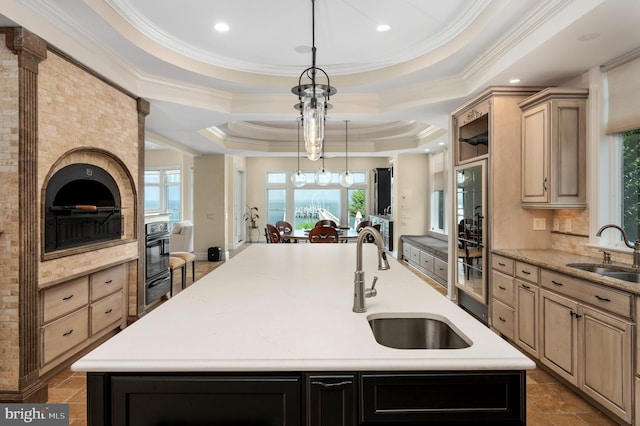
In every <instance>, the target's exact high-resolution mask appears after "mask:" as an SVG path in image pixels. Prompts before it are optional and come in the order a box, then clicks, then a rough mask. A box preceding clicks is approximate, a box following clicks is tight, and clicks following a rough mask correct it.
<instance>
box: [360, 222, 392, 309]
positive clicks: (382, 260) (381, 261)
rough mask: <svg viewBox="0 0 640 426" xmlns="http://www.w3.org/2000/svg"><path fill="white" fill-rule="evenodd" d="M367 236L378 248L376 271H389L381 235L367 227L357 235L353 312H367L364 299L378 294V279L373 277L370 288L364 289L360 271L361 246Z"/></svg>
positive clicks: (362, 275)
mask: <svg viewBox="0 0 640 426" xmlns="http://www.w3.org/2000/svg"><path fill="white" fill-rule="evenodd" d="M367 235H371V236H373V240H374V241H375V243H376V246H378V270H379V271H386V270H387V269H389V262H388V261H387V254H386V253H385V251H384V244H383V243H382V235H380V232H378V230H377V229H376V228H374V227H371V226H367V227H365V228H363V229H362V230H361V231H360V234H358V240H357V241H356V271H355V272H354V279H353V312H358V313H361V312H367V307H366V306H365V303H364V301H365V299H366V298H367V297H375V296H376V294H378V292H377V290H376V282H377V281H378V277H373V283H372V285H371V288H365V287H364V271H363V270H362V244H363V243H364V240H365V238H367Z"/></svg>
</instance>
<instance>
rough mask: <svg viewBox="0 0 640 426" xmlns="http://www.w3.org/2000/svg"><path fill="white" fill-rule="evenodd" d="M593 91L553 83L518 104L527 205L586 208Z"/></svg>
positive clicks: (523, 179) (525, 201)
mask: <svg viewBox="0 0 640 426" xmlns="http://www.w3.org/2000/svg"><path fill="white" fill-rule="evenodd" d="M588 95H589V91H588V90H586V89H571V88H562V87H554V88H548V89H545V90H543V91H541V92H539V93H537V94H535V95H533V96H531V97H529V98H527V99H525V100H524V101H522V102H520V103H519V106H520V108H521V109H522V206H523V207H528V208H586V140H585V138H586V100H587V97H588Z"/></svg>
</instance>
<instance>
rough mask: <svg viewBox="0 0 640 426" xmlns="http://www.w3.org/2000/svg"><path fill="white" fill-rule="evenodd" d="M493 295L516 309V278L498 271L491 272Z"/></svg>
mask: <svg viewBox="0 0 640 426" xmlns="http://www.w3.org/2000/svg"><path fill="white" fill-rule="evenodd" d="M491 295H492V297H494V298H495V299H498V300H500V301H501V302H504V303H505V304H506V305H508V306H510V307H512V308H513V307H515V304H516V292H515V284H514V278H513V277H510V276H509V275H505V274H502V273H500V272H498V271H491Z"/></svg>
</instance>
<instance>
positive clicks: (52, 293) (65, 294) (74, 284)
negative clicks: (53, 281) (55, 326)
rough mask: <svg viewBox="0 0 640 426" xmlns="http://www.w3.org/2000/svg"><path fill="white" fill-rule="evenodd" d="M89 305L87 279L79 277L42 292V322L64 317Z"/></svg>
mask: <svg viewBox="0 0 640 426" xmlns="http://www.w3.org/2000/svg"><path fill="white" fill-rule="evenodd" d="M87 303H89V278H88V277H86V276H85V277H80V278H77V279H75V280H71V281H69V282H66V283H64V284H60V285H58V286H55V287H51V288H48V289H46V290H44V292H43V304H44V306H43V317H42V321H43V322H45V323H46V322H49V321H51V320H53V319H56V318H58V317H61V316H63V315H66V314H68V313H70V312H73V311H75V310H76V309H78V308H81V307H82V306H84V305H86V304H87Z"/></svg>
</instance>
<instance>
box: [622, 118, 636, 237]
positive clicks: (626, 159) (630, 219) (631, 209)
mask: <svg viewBox="0 0 640 426" xmlns="http://www.w3.org/2000/svg"><path fill="white" fill-rule="evenodd" d="M621 136H622V227H623V228H624V230H625V231H626V233H627V237H628V238H629V241H635V240H637V239H638V237H639V236H640V232H639V229H640V208H639V207H640V205H639V200H640V198H639V197H640V192H639V191H640V129H636V130H631V131H628V132H624V133H622V134H621Z"/></svg>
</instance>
